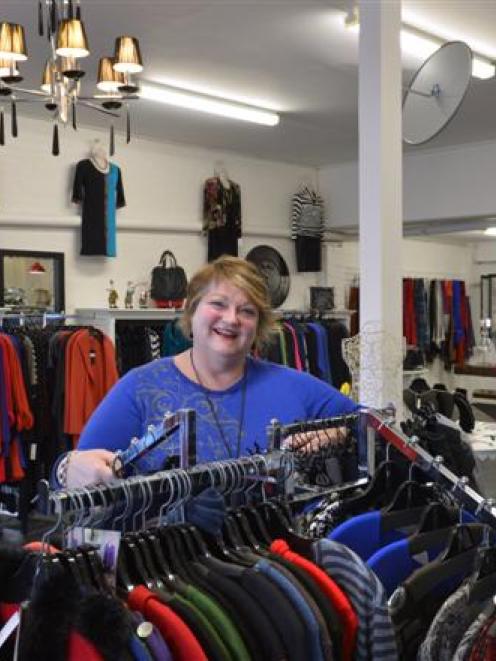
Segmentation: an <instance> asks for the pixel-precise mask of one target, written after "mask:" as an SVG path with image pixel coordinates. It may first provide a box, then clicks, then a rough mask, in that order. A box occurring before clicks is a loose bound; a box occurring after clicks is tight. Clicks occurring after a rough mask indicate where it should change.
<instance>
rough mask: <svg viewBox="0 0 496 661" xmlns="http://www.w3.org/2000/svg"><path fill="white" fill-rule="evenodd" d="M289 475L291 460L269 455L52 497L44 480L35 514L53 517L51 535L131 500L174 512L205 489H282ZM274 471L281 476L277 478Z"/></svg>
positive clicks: (227, 461) (138, 477)
mask: <svg viewBox="0 0 496 661" xmlns="http://www.w3.org/2000/svg"><path fill="white" fill-rule="evenodd" d="M292 470H293V467H292V458H291V457H289V456H288V455H287V454H285V453H282V452H272V453H268V454H266V455H253V456H249V457H242V458H240V459H229V460H225V461H217V462H210V463H206V464H198V465H197V466H193V467H191V468H188V469H184V468H177V469H172V470H167V471H159V472H156V473H153V474H152V475H138V476H134V477H130V478H127V479H123V480H115V481H113V482H110V483H108V484H105V485H95V486H92V487H84V488H80V489H65V490H58V491H54V490H50V488H49V485H48V482H47V481H46V480H41V481H40V483H39V485H38V496H39V503H38V509H39V510H40V511H41V512H42V513H44V514H45V515H54V514H55V515H56V516H57V519H58V520H57V525H56V527H55V528H54V530H53V532H55V530H57V529H58V528H59V527H60V526H61V525H62V524H63V520H64V517H65V516H66V515H75V516H76V517H78V516H79V517H80V518H81V520H82V519H84V520H85V525H89V524H90V522H91V519H92V518H93V517H92V514H93V516H94V518H95V519H98V521H99V522H100V523H101V522H102V521H103V520H104V519H105V518H106V514H105V512H104V514H103V515H102V508H103V509H104V510H106V509H110V511H111V512H113V511H114V510H115V509H116V507H117V506H118V505H119V504H120V503H122V502H125V503H126V505H129V503H130V502H132V501H133V500H134V499H135V500H136V502H141V503H142V502H143V501H145V502H146V510H148V509H150V508H152V503H153V502H155V505H157V504H162V505H163V504H164V503H166V504H167V506H168V507H174V508H176V507H179V506H180V505H182V504H183V503H184V502H185V501H186V500H187V499H188V498H190V497H191V496H194V495H197V494H198V493H199V492H201V491H203V490H204V489H205V488H207V487H209V486H212V487H220V488H221V490H222V492H223V493H225V494H229V493H233V492H236V493H237V492H240V491H242V490H246V491H247V492H248V491H249V490H250V489H252V488H253V487H254V483H255V482H261V483H273V484H279V483H283V484H284V485H286V482H290V481H289V480H288V477H289V476H290V474H291V473H292ZM278 471H282V478H281V473H278ZM274 474H275V475H274ZM120 518H123V516H121V517H120Z"/></svg>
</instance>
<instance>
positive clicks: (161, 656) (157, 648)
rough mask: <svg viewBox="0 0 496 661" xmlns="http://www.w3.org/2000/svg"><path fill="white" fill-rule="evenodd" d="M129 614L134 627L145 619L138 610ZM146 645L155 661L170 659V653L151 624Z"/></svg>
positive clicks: (168, 660)
mask: <svg viewBox="0 0 496 661" xmlns="http://www.w3.org/2000/svg"><path fill="white" fill-rule="evenodd" d="M130 615H131V619H132V620H133V622H134V624H135V625H136V627H138V626H139V625H140V624H141V623H142V622H145V621H146V620H145V618H144V617H143V615H142V614H141V613H140V612H139V611H131V612H130ZM146 645H147V647H148V649H149V650H150V653H151V655H152V657H153V659H155V661H172V653H171V651H170V649H169V647H168V646H167V643H166V642H165V640H164V639H163V638H162V634H161V633H160V632H159V630H158V629H157V627H155V626H153V628H152V632H151V634H150V635H149V636H148V638H146Z"/></svg>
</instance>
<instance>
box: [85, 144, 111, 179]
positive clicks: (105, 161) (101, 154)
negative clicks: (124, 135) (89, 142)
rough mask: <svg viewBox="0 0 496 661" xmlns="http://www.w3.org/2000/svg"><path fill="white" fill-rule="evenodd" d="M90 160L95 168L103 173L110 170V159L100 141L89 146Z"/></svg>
mask: <svg viewBox="0 0 496 661" xmlns="http://www.w3.org/2000/svg"><path fill="white" fill-rule="evenodd" d="M90 161H91V162H92V163H93V165H94V166H95V168H96V169H97V170H99V171H100V172H103V173H104V174H107V173H108V172H109V170H110V160H109V157H108V155H107V150H106V149H105V147H104V146H103V145H102V144H101V143H100V142H95V144H94V145H93V146H92V148H91V153H90Z"/></svg>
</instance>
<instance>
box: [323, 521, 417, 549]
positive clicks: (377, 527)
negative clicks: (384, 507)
mask: <svg viewBox="0 0 496 661" xmlns="http://www.w3.org/2000/svg"><path fill="white" fill-rule="evenodd" d="M410 532H411V529H410V530H408V531H404V530H395V529H393V530H387V531H382V530H381V512H380V511H379V510H376V511H373V512H367V513H366V514H359V515H358V516H354V517H353V518H352V519H349V520H348V521H345V522H344V523H341V524H340V525H339V526H338V527H337V528H335V529H334V530H333V531H332V532H331V533H330V534H329V535H328V539H331V540H332V541H334V542H339V543H340V544H345V545H346V546H348V548H350V549H352V550H353V551H355V553H356V554H357V555H359V556H360V558H362V560H367V559H368V558H370V556H371V555H373V554H374V553H375V552H376V551H377V550H378V549H380V548H381V547H383V546H387V545H388V544H391V543H392V542H396V541H397V540H399V539H403V538H404V537H406V535H407V534H409V533H410Z"/></svg>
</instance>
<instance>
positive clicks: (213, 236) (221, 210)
mask: <svg viewBox="0 0 496 661" xmlns="http://www.w3.org/2000/svg"><path fill="white" fill-rule="evenodd" d="M203 231H204V232H205V233H206V234H207V237H208V261H209V262H213V261H214V260H215V259H217V257H220V256H221V255H233V256H235V257H237V255H238V239H239V238H240V237H241V188H240V186H239V184H237V183H236V182H234V181H231V180H230V179H228V180H227V182H226V181H223V180H222V179H221V178H220V177H210V179H207V180H206V181H205V184H204V186H203Z"/></svg>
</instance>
